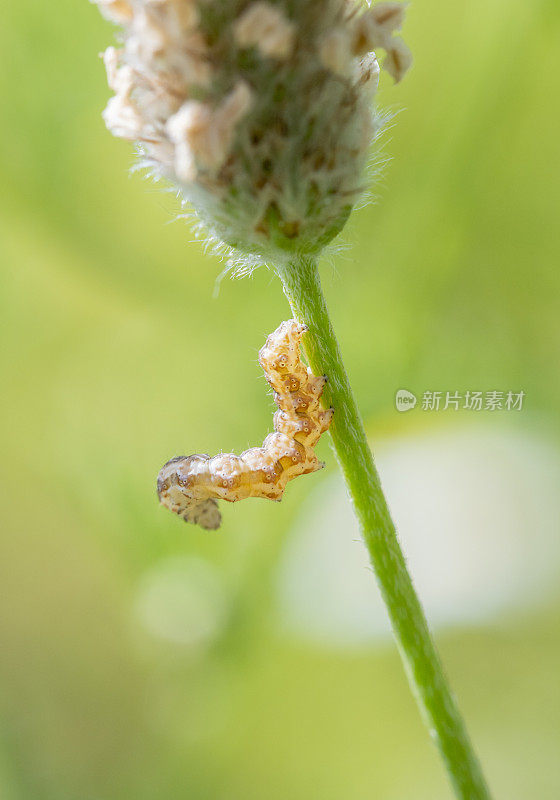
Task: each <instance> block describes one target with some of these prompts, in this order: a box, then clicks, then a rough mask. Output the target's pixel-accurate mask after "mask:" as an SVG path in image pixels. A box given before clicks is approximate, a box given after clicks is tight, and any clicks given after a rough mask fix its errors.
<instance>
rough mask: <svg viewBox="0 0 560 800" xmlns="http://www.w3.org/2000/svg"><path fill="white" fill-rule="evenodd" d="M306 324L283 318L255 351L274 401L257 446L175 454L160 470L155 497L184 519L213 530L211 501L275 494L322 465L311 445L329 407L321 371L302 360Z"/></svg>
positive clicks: (327, 419)
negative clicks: (270, 426) (269, 426)
mask: <svg viewBox="0 0 560 800" xmlns="http://www.w3.org/2000/svg"><path fill="white" fill-rule="evenodd" d="M306 330H307V327H306V326H305V325H300V324H299V323H298V322H296V321H295V320H293V319H291V320H288V321H287V322H283V323H282V324H281V325H280V326H279V327H278V328H277V329H276V330H275V331H274V333H271V334H270V336H269V337H268V339H267V340H266V344H265V345H264V347H263V348H262V349H261V351H260V352H259V362H260V365H261V367H262V368H263V370H264V374H265V377H266V379H267V381H268V382H269V384H270V385H271V386H272V388H273V389H274V400H275V402H276V405H277V406H278V411H277V412H276V413H275V414H274V433H270V434H269V435H268V436H267V437H266V439H265V440H264V442H263V445H262V447H252V448H251V449H250V450H245V452H244V453H241V455H239V456H236V455H234V454H233V453H220V454H219V455H217V456H214V457H213V458H210V456H208V455H192V456H178V457H176V458H172V459H171V461H168V462H167V464H165V466H164V467H163V468H162V470H161V471H160V473H159V476H158V483H157V489H158V495H159V499H160V502H161V503H163V505H164V506H166V507H167V508H169V509H170V510H171V511H173V512H174V513H175V514H178V515H179V516H180V517H182V518H183V519H184V520H185V521H186V522H192V523H195V524H197V525H200V526H201V527H202V528H206V529H207V530H215V529H216V528H219V527H220V523H221V520H222V517H221V514H220V511H219V509H218V503H217V501H218V500H226V501H227V502H229V503H235V502H236V501H237V500H244V499H245V498H246V497H265V498H268V499H269V500H281V498H282V495H283V493H284V489H285V488H286V484H287V483H288V481H291V480H292V479H293V478H297V476H298V475H306V474H307V473H309V472H315V471H316V470H318V469H322V468H323V467H324V464H323V463H322V462H321V461H319V460H318V458H317V456H316V455H315V452H314V450H313V448H314V446H315V445H316V444H317V441H318V440H319V437H320V436H321V434H322V433H324V432H325V431H326V430H327V429H328V427H329V425H330V424H331V420H332V416H333V409H332V408H330V409H327V410H323V409H322V407H321V404H320V397H321V394H322V393H323V387H324V385H325V382H326V377H325V376H320V377H318V376H316V375H313V373H312V372H311V370H310V368H309V367H307V366H306V365H305V364H303V362H302V360H301V357H300V350H299V347H300V342H301V338H302V336H303V334H304V333H305V331H306Z"/></svg>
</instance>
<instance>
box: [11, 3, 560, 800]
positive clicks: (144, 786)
mask: <svg viewBox="0 0 560 800" xmlns="http://www.w3.org/2000/svg"><path fill="white" fill-rule="evenodd" d="M0 22H1V24H0V66H1V69H0V93H1V98H2V110H1V112H0V113H1V116H2V121H3V124H2V125H1V126H0V183H1V187H2V190H1V196H0V259H1V263H0V269H1V271H0V280H1V284H0V286H1V289H0V306H1V310H0V326H1V329H2V335H1V351H0V369H1V392H0V403H1V409H2V410H1V417H0V432H1V448H0V485H1V492H0V525H1V537H0V598H1V602H0V711H1V717H0V796H1V797H2V798H3V800H55V799H56V800H128V799H129V798H131V799H132V798H134V800H153V798H156V797H158V798H159V797H170V798H171V797H173V798H180V799H181V800H183V798H184V799H185V800H186V799H187V798H188V800H199V799H200V800H203V799H204V800H206V799H207V798H212V799H213V800H214V798H215V799H216V800H241V799H243V800H280V798H282V799H284V798H290V800H304V799H305V800H310V799H312V798H321V800H342V799H343V800H365V798H376V800H412V799H414V800H449V798H450V797H451V793H450V790H449V788H448V786H447V783H446V780H445V777H444V775H443V771H442V768H441V766H440V764H439V761H438V757H437V754H436V753H435V751H434V750H433V748H432V746H431V744H430V743H429V740H428V737H427V735H426V733H425V731H424V729H423V728H422V725H421V722H420V720H419V717H418V713H417V710H416V708H415V706H414V702H413V700H412V698H411V696H410V693H409V691H408V688H407V685H406V682H405V679H404V677H403V673H402V670H401V666H400V662H399V658H398V656H397V653H396V651H395V648H394V646H393V644H392V642H391V639H390V638H389V637H388V635H387V628H386V622H385V618H384V614H383V611H382V608H381V607H380V605H379V600H378V598H377V597H376V595H375V590H374V588H373V583H374V582H373V577H372V576H371V574H370V573H369V572H368V570H367V568H366V562H365V560H364V558H363V553H362V550H361V545H360V544H359V542H358V541H356V540H357V532H356V530H355V527H354V525H353V522H352V517H351V515H350V513H349V511H348V506H347V503H346V500H345V497H344V492H343V489H342V488H341V486H340V482H339V478H338V474H337V467H336V463H335V460H334V457H333V455H332V453H331V452H330V450H329V447H328V443H327V442H325V443H322V444H321V448H320V449H321V453H322V455H323V456H324V458H325V459H326V460H327V462H328V468H327V469H326V470H325V471H324V472H323V473H321V474H319V475H315V476H310V477H309V478H307V479H306V480H301V481H296V482H295V483H294V484H292V485H290V487H289V490H288V492H287V494H286V497H285V499H284V502H283V503H282V504H281V505H280V506H277V505H275V504H272V503H266V502H264V501H253V502H247V503H243V504H239V505H238V506H232V507H228V508H226V509H225V524H224V526H223V529H222V531H221V532H219V533H217V534H214V533H212V534H208V533H204V532H201V531H199V530H197V529H194V528H192V527H188V528H187V527H186V526H185V525H183V524H181V522H180V521H179V520H177V519H176V518H174V517H172V516H171V515H170V514H168V513H167V512H165V511H164V510H163V509H161V508H159V507H158V504H157V502H156V498H155V493H154V480H155V475H156V473H157V471H158V469H159V467H160V466H161V464H162V463H163V462H165V461H166V460H167V459H168V458H169V457H170V456H172V455H174V454H176V453H190V452H197V451H198V452H201V451H202V452H211V453H213V452H217V451H219V450H220V449H224V450H229V449H235V450H237V451H239V450H241V449H244V448H246V447H248V446H251V445H253V444H256V443H258V442H260V441H261V440H262V437H263V436H264V434H265V432H266V431H267V430H268V429H269V427H270V424H271V413H272V401H271V398H270V396H269V395H267V393H266V391H265V383H264V380H263V378H262V375H261V374H260V370H259V367H258V365H257V360H256V354H257V351H258V348H259V347H260V346H261V343H262V341H263V338H264V336H265V335H266V334H267V333H268V332H270V331H271V330H272V329H273V328H274V327H276V325H277V324H278V323H279V322H280V321H281V320H282V319H285V318H287V316H288V314H289V310H288V307H287V304H286V302H285V300H284V298H283V295H282V292H281V288H280V286H279V284H278V281H277V280H276V279H275V278H274V276H273V275H272V274H271V273H270V272H268V271H266V270H265V269H262V270H260V271H258V272H257V273H256V274H255V275H254V276H253V278H252V279H248V280H244V281H241V282H230V281H228V280H226V281H224V282H223V283H222V285H221V290H220V293H219V295H218V296H217V298H214V297H213V291H214V284H215V279H216V276H217V275H218V273H219V272H220V271H221V269H222V265H221V264H220V263H219V262H218V260H217V259H216V258H214V257H212V256H211V255H210V256H209V255H204V254H203V252H202V248H201V246H200V245H199V244H197V243H194V242H193V241H192V239H193V236H192V234H191V233H190V231H189V229H188V227H187V226H186V225H185V223H184V222H175V223H173V224H168V223H170V222H172V220H173V218H174V215H175V213H176V211H177V208H176V205H175V203H174V200H173V198H172V197H171V196H170V195H166V194H163V193H162V192H161V190H160V189H158V188H156V187H153V186H152V185H150V184H149V183H147V182H145V181H144V180H143V179H142V178H141V177H140V176H138V175H135V176H132V177H129V175H128V167H129V166H130V165H131V164H132V161H133V158H132V152H131V148H130V147H129V146H128V145H127V144H126V143H122V142H118V141H116V140H114V139H112V138H111V136H110V135H109V134H108V133H107V132H106V131H105V129H104V127H103V123H102V121H101V118H100V112H101V109H102V108H103V106H104V104H105V102H106V99H107V97H108V90H107V88H106V83H105V78H104V74H103V69H102V64H101V62H100V61H98V59H97V54H98V52H99V51H101V50H102V49H103V48H104V47H105V46H106V45H107V44H108V43H109V42H111V40H112V31H111V29H110V26H109V25H108V24H106V23H105V22H104V21H103V20H102V19H101V18H100V16H99V14H98V12H97V11H96V9H95V8H94V7H93V6H91V5H90V4H89V3H88V2H86V0H80V1H79V2H78V0H57V2H56V3H55V4H52V3H44V2H41V1H40V0H3V2H2V9H1V11H0ZM559 23H560V6H559V4H558V3H557V2H556V0H532V2H526V1H525V0H455V1H454V2H450V3H441V2H440V1H439V0H415V2H414V3H413V4H412V6H411V7H410V9H409V17H408V21H407V24H406V32H405V38H406V40H407V42H408V43H409V44H410V45H411V46H412V48H413V50H414V54H415V60H416V61H415V66H414V69H413V71H412V72H411V74H410V75H409V76H407V78H406V80H405V81H404V82H403V84H402V85H400V86H398V87H397V88H393V87H391V86H390V81H388V80H385V83H384V88H383V90H382V92H381V103H382V104H383V105H384V106H385V107H388V108H391V109H392V110H394V111H397V112H399V113H398V114H397V116H396V118H395V120H394V125H393V127H392V129H391V130H390V132H389V133H388V134H387V136H386V138H385V150H386V153H387V155H388V156H390V157H391V158H392V161H391V163H390V164H389V165H388V168H387V170H386V172H385V176H384V178H383V180H382V181H381V183H380V184H379V185H378V186H377V188H376V192H377V194H378V196H379V198H380V202H379V203H378V204H377V205H372V206H369V207H367V208H365V209H363V210H361V211H359V212H358V213H356V214H355V216H354V217H353V219H352V222H351V224H350V226H349V227H348V229H347V231H346V232H345V237H344V242H345V243H346V247H345V249H344V250H343V251H342V252H341V253H340V254H338V255H337V256H336V257H333V259H332V263H329V262H326V263H325V265H324V266H323V277H324V283H325V290H326V293H327V295H328V299H329V301H330V305H331V310H332V315H333V318H334V322H335V324H336V327H337V330H338V333H339V336H340V340H341V343H342V347H343V351H344V354H345V358H346V361H347V365H348V369H349V372H350V375H351V379H352V381H353V384H354V386H355V389H356V393H357V396H358V399H359V404H360V406H361V408H362V410H363V413H364V416H365V420H366V424H367V426H368V430H369V431H370V433H371V436H372V441H374V442H376V443H378V450H379V465H380V468H381V471H382V477H383V480H384V482H385V485H386V486H387V490H388V493H389V498H390V502H391V505H392V507H393V509H394V512H395V516H396V518H397V521H398V522H399V526H400V527H401V530H402V535H403V540H404V543H405V547H406V549H407V554H408V556H409V561H410V567H411V570H412V572H413V574H414V575H415V576H416V578H417V581H418V584H419V587H420V589H421V591H422V593H423V596H424V597H425V598H426V603H427V607H428V612H429V614H430V617H431V619H433V621H434V624H435V626H436V634H437V639H438V643H439V645H440V648H441V651H442V654H443V657H444V660H445V663H446V666H447V670H448V672H449V675H450V677H451V680H452V682H453V685H454V687H455V689H456V692H457V694H458V696H459V699H460V703H461V705H462V707H463V709H464V711H465V713H466V716H467V718H468V721H469V724H470V728H471V732H472V735H473V738H474V739H475V740H476V743H477V747H478V749H479V751H480V753H481V755H482V757H483V760H484V763H485V765H486V769H487V773H488V776H489V779H490V782H491V784H492V786H493V788H494V790H495V796H496V798H507V800H522V798H523V800H525V799H526V798H528V797H530V798H539V800H556V799H557V798H558V797H559V796H560V761H559V759H558V749H559V747H560V691H559V686H558V675H559V674H560V671H559V667H560V659H559V657H560V626H559V623H558V612H559V610H560V592H558V589H557V586H558V577H559V574H560V570H559V563H560V558H559V552H558V550H559V538H560V536H559V519H560V508H559V499H558V494H559V492H558V486H559V478H558V476H559V455H558V452H559V450H558V448H559V445H560V439H559V434H560V419H559V415H558V407H559V401H560V373H559V369H558V364H559V360H560V321H559V314H558V301H559V288H560V286H559V284H560V276H559V270H558V264H559V256H560V242H559V238H558V220H559V212H560V207H559V191H558V181H559V168H560V157H559V149H558V129H559V125H560V110H559V105H558V88H559V87H558V68H557V60H558V41H559V30H560V25H559ZM399 388H406V389H408V390H410V391H412V392H414V393H416V394H417V395H418V396H419V397H421V396H422V393H423V392H424V391H427V390H442V391H446V390H452V391H454V390H458V391H461V392H464V391H466V390H468V389H477V390H483V391H491V390H504V391H507V390H509V389H512V390H515V391H519V390H523V391H524V392H526V397H525V402H524V407H523V410H522V411H521V412H506V411H499V412H489V411H482V412H480V413H477V412H472V411H471V412H469V411H459V412H455V411H445V412H443V411H440V412H431V413H430V412H427V411H422V409H421V407H420V405H418V406H417V407H416V408H415V409H414V410H412V411H410V412H408V413H406V414H402V413H398V412H397V411H396V410H395V406H394V395H395V391H396V390H397V389H399Z"/></svg>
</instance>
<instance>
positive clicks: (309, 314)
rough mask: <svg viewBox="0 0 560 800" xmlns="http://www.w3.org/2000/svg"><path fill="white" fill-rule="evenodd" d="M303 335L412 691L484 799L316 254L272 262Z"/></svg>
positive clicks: (463, 777)
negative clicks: (323, 380) (322, 382)
mask: <svg viewBox="0 0 560 800" xmlns="http://www.w3.org/2000/svg"><path fill="white" fill-rule="evenodd" d="M278 274H279V276H280V278H281V279H282V282H283V284H284V292H285V294H286V296H287V298H288V300H289V302H290V305H291V307H292V311H293V314H294V316H295V317H296V319H297V320H298V321H300V322H303V323H305V324H306V325H307V326H308V327H309V333H307V334H306V336H305V338H304V344H305V351H306V355H307V358H308V361H309V365H310V367H311V369H312V370H313V372H314V373H315V374H316V375H323V374H324V375H327V376H328V378H329V381H328V383H327V386H326V387H325V393H324V398H325V403H326V404H327V405H328V404H330V405H332V406H333V408H334V409H335V414H334V419H333V423H332V425H331V428H330V433H331V436H332V441H333V444H334V447H335V450H336V453H337V457H338V460H339V463H340V466H341V468H342V472H343V474H344V478H345V480H346V484H347V487H348V490H349V492H350V496H351V498H352V502H353V505H354V511H355V513H356V516H357V518H358V520H359V523H360V528H361V532H362V536H363V539H364V542H365V544H366V547H367V549H368V552H369V556H370V559H371V563H372V565H373V568H374V570H375V574H376V576H377V581H378V583H379V587H380V589H381V593H382V595H383V599H384V601H385V604H386V606H387V609H388V612H389V616H390V618H391V623H392V627H393V632H394V635H395V638H396V641H397V645H398V648H399V651H400V654H401V657H402V660H403V662H404V666H405V670H406V673H407V676H408V680H409V682H410V686H411V688H412V691H413V693H414V695H415V697H416V700H417V702H418V705H419V706H420V710H421V712H422V716H423V718H424V721H425V722H426V725H427V727H428V730H429V731H430V734H431V736H432V738H433V739H434V740H435V742H436V744H437V746H438V747H439V750H440V752H441V755H442V757H443V760H444V763H445V766H446V767H447V771H448V773H449V776H450V779H451V782H452V784H453V786H454V788H455V792H456V795H457V797H458V798H461V800H490V792H489V790H488V787H487V785H486V782H485V780H484V776H483V774H482V771H481V768H480V764H479V762H478V759H477V756H476V754H475V752H474V750H473V747H472V745H471V742H470V741H469V737H468V734H467V731H466V728H465V724H464V722H463V719H462V717H461V714H460V712H459V709H458V707H457V703H456V701H455V698H454V696H453V693H452V692H451V689H450V687H449V684H448V682H447V679H446V677H445V674H444V672H443V668H442V664H441V661H440V659H439V656H438V653H437V650H436V648H435V645H434V642H433V640H432V637H431V635H430V631H429V629H428V625H427V622H426V618H425V616H424V612H423V610H422V606H421V605H420V601H419V599H418V597H417V595H416V592H415V590H414V587H413V585H412V580H411V578H410V575H409V573H408V570H407V568H406V563H405V559H404V556H403V553H402V550H401V548H400V546H399V543H398V540H397V534H396V531H395V526H394V524H393V521H392V519H391V515H390V513H389V509H388V507H387V502H386V500H385V497H384V495H383V490H382V489H381V483H380V480H379V475H378V473H377V470H376V468H375V464H374V461H373V456H372V454H371V450H370V448H369V445H368V442H367V438H366V433H365V430H364V426H363V423H362V419H361V417H360V413H359V411H358V408H357V405H356V401H355V399H354V396H353V394H352V390H351V388H350V384H349V381H348V377H347V375H346V371H345V369H344V364H343V362H342V356H341V354H340V350H339V347H338V342H337V340H336V337H335V334H334V331H333V329H332V325H331V321H330V318H329V314H328V311H327V306H326V303H325V298H324V295H323V292H322V289H321V282H320V279H319V273H318V270H317V264H316V262H315V260H313V259H311V258H307V257H297V258H293V259H292V261H291V262H290V263H288V264H287V265H284V266H282V267H279V268H278Z"/></svg>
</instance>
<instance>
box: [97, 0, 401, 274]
mask: <svg viewBox="0 0 560 800" xmlns="http://www.w3.org/2000/svg"><path fill="white" fill-rule="evenodd" d="M93 2H95V3H96V4H97V5H98V6H99V8H100V10H101V12H102V14H103V15H104V16H105V17H106V18H107V19H109V20H110V21H112V22H114V23H115V24H116V25H119V26H121V35H120V42H121V44H120V46H119V47H109V48H108V50H107V51H106V52H105V54H104V60H105V65H106V68H107V76H108V82H109V86H110V88H111V89H112V90H113V92H114V97H112V99H111V100H110V101H109V104H108V105H107V108H106V109H105V111H104V119H105V122H106V124H107V127H108V128H109V130H110V131H111V132H112V133H113V134H114V135H115V136H119V137H121V138H124V139H129V140H131V141H136V142H137V143H138V144H139V147H140V150H141V154H142V163H143V164H144V166H147V167H149V169H150V171H151V172H152V174H154V175H155V176H156V177H158V178H164V179H166V180H168V181H170V182H172V183H173V184H175V185H176V186H177V187H178V189H179V190H180V193H181V196H182V198H183V199H184V201H185V202H186V203H188V204H189V205H190V206H191V207H192V208H193V209H194V212H195V214H196V216H197V218H198V220H199V221H200V223H201V224H202V225H203V226H204V228H205V229H206V230H207V231H208V232H209V234H210V236H211V237H212V238H213V239H214V240H216V241H217V242H219V243H223V244H224V245H226V246H227V248H230V249H231V251H234V252H236V253H241V254H244V256H245V257H247V259H248V261H249V262H250V260H251V259H253V260H254V261H255V262H259V261H260V262H262V261H267V260H272V259H275V260H278V259H286V258H289V257H290V255H291V254H293V253H294V252H296V251H297V252H300V253H309V254H314V253H318V252H319V251H320V250H321V249H322V248H323V247H324V246H325V245H326V244H327V243H328V242H329V241H330V240H331V239H332V238H333V237H334V236H336V234H337V233H339V231H340V230H341V229H342V227H343V226H344V223H345V222H346V220H347V218H348V215H349V214H350V211H351V210H352V207H353V206H354V205H355V203H356V202H357V200H358V199H359V197H360V196H361V194H362V192H363V188H364V185H363V182H364V168H365V165H366V163H367V159H368V154H369V150H370V145H371V143H372V141H373V139H374V138H375V136H376V133H377V132H378V130H379V127H380V123H381V117H380V115H379V114H378V113H376V112H375V110H374V108H373V99H374V95H375V93H376V90H377V86H378V81H379V66H378V61H377V57H376V53H377V52H378V51H379V50H381V51H384V53H385V57H384V61H383V67H384V68H385V70H387V71H388V72H389V73H390V74H391V75H392V76H393V78H394V79H395V81H399V80H400V79H401V78H402V77H403V75H404V73H405V72H406V70H407V69H408V67H409V66H410V63H411V56H410V52H409V50H408V49H407V47H406V45H405V44H404V43H403V41H402V39H401V38H400V37H399V36H398V35H396V34H398V32H399V31H400V29H401V27H402V23H403V18H404V11H405V6H404V5H403V4H401V3H394V2H379V3H376V4H375V5H372V6H362V5H360V4H358V2H356V1H355V0H93Z"/></svg>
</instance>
